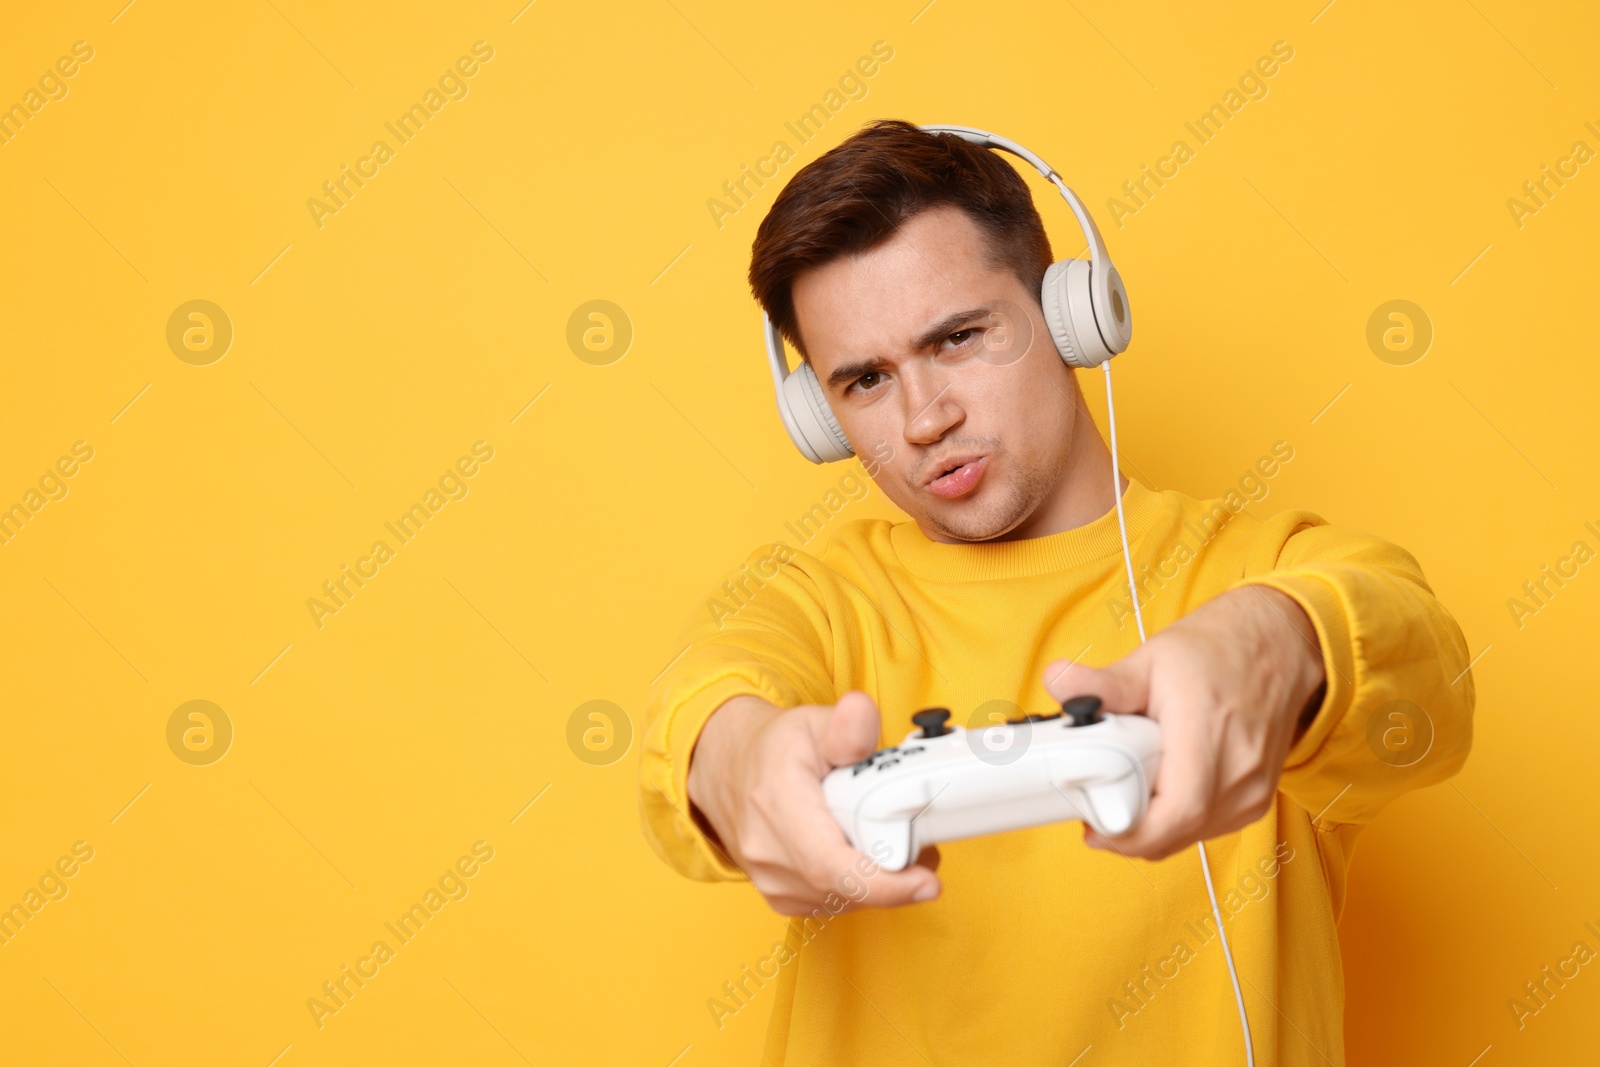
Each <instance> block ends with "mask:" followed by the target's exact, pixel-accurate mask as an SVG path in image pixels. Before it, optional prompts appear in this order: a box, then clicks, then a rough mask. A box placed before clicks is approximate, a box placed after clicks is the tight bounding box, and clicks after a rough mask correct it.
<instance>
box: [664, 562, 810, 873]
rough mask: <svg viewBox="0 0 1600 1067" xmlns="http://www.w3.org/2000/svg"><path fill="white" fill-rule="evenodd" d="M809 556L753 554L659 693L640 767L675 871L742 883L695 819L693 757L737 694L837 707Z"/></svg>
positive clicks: (704, 613)
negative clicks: (806, 562)
mask: <svg viewBox="0 0 1600 1067" xmlns="http://www.w3.org/2000/svg"><path fill="white" fill-rule="evenodd" d="M797 557H798V558H800V559H804V558H808V557H801V556H799V554H798V553H796V552H794V551H793V550H792V549H789V548H787V546H783V545H767V546H764V547H763V548H760V549H757V550H756V551H755V552H753V553H751V555H750V557H749V558H748V559H747V560H746V562H745V565H744V566H743V567H742V568H740V569H739V570H738V571H736V572H734V573H733V574H732V575H731V576H730V577H729V579H728V581H726V582H724V583H722V584H721V585H720V586H719V587H718V588H717V589H715V590H713V591H712V593H711V595H710V596H709V597H708V598H707V600H706V604H705V606H704V607H702V608H700V609H699V610H698V611H696V612H695V613H694V614H693V615H691V616H690V618H689V621H688V623H687V624H686V625H685V626H684V629H683V632H682V635H681V642H680V643H681V644H682V645H683V650H682V652H680V653H679V655H678V657H677V658H676V659H675V660H674V661H673V662H672V664H671V665H670V666H669V667H668V668H667V670H666V671H664V672H663V673H662V675H661V677H660V678H658V679H657V680H656V681H655V682H654V683H653V684H652V686H651V688H650V693H649V696H648V697H647V698H646V702H645V708H644V727H643V731H642V737H643V744H642V749H641V754H640V766H639V805H640V817H641V819H642V821H643V824H644V832H645V837H646V839H648V840H649V842H650V845H651V847H652V848H654V849H655V851H656V854H657V855H659V856H660V857H661V858H662V859H663V860H665V861H666V862H667V864H668V865H670V866H671V867H672V868H673V869H674V870H676V871H678V872H679V873H680V874H683V875H686V876H688V877H690V878H695V879H699V880H701V881H721V880H732V879H742V878H744V877H745V875H744V873H743V872H742V871H740V870H739V868H737V867H736V866H734V865H733V863H732V861H731V860H730V859H729V858H728V856H727V854H726V853H725V852H723V851H722V849H721V848H719V847H718V846H717V844H716V843H715V842H714V840H713V839H712V838H710V837H709V836H707V834H706V833H705V831H704V830H703V829H702V828H701V826H700V824H699V823H698V822H697V820H696V819H695V818H694V816H693V815H692V814H691V812H690V807H689V794H688V784H687V783H688V775H689V757H690V755H691V754H692V753H693V751H694V745H695V742H696V741H697V740H698V739H699V737H700V730H701V728H702V727H703V726H705V723H706V720H707V719H709V718H710V717H711V713H712V712H714V711H716V710H717V708H718V707H720V706H721V705H722V704H723V703H724V702H726V701H727V700H729V699H730V698H732V697H736V696H741V695H751V696H757V697H761V698H762V699H763V700H766V701H768V702H769V703H772V704H775V705H777V706H778V707H780V708H792V707H797V706H799V705H801V704H831V703H833V700H834V694H833V683H832V670H831V662H830V654H829V650H830V648H831V643H832V642H831V638H830V637H829V633H830V626H829V623H828V616H827V613H826V611H825V610H824V609H823V605H822V603H821V599H820V596H819V593H818V590H817V587H816V584H815V582H814V581H813V579H812V577H811V576H810V575H809V574H808V573H807V572H806V570H805V569H804V567H803V565H802V564H800V563H799V562H797Z"/></svg>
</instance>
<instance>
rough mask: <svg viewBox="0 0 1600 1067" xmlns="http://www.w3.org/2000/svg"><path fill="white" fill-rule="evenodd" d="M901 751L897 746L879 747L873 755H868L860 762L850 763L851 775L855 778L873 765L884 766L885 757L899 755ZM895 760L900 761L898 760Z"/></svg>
mask: <svg viewBox="0 0 1600 1067" xmlns="http://www.w3.org/2000/svg"><path fill="white" fill-rule="evenodd" d="M899 751H900V750H899V749H897V748H880V749H878V751H876V752H874V753H873V754H872V755H870V756H868V757H867V758H866V759H864V760H862V761H861V762H860V763H853V764H851V765H850V776H851V777H852V778H853V777H855V776H856V775H858V774H860V773H861V772H862V771H864V770H867V769H868V768H870V767H873V766H877V767H882V766H883V763H882V761H883V759H884V757H886V756H895V755H898V754H899ZM894 762H898V761H897V760H896V761H894Z"/></svg>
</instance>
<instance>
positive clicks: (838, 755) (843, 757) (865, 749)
mask: <svg viewBox="0 0 1600 1067" xmlns="http://www.w3.org/2000/svg"><path fill="white" fill-rule="evenodd" d="M877 747H878V706H877V705H876V704H874V703H873V702H872V698H871V697H869V696H867V694H865V693H862V692H859V691H857V690H854V689H852V690H851V691H850V692H848V693H846V694H844V696H842V697H840V698H839V702H838V703H837V704H836V705H834V709H833V712H832V713H831V714H830V715H829V716H828V721H827V723H826V724H825V725H824V726H823V728H822V758H823V759H825V760H827V761H828V763H829V765H830V766H834V767H844V766H848V765H849V764H852V763H856V762H858V761H860V760H864V759H866V758H867V757H868V756H870V755H872V753H873V751H874V750H875V749H876V748H877Z"/></svg>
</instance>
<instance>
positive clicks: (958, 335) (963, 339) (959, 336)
mask: <svg viewBox="0 0 1600 1067" xmlns="http://www.w3.org/2000/svg"><path fill="white" fill-rule="evenodd" d="M977 333H978V331H977V330H975V329H973V328H971V327H968V328H967V329H965V330H957V331H956V332H955V333H953V334H951V335H950V336H949V337H947V338H945V340H947V341H953V342H955V345H954V347H956V348H966V347H968V344H967V343H968V342H969V341H971V340H972V338H973V337H975V336H977Z"/></svg>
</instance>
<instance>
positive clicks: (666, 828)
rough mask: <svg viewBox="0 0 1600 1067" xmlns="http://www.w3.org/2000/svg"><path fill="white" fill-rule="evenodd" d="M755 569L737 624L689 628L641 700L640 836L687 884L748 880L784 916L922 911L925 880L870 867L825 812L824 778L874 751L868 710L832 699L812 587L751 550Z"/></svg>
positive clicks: (823, 630)
mask: <svg viewBox="0 0 1600 1067" xmlns="http://www.w3.org/2000/svg"><path fill="white" fill-rule="evenodd" d="M763 558H765V559H766V560H767V565H766V566H764V567H758V568H757V572H758V573H759V574H760V575H761V576H762V577H763V579H765V580H764V581H763V582H762V583H761V584H760V585H759V587H757V588H755V589H754V590H753V595H751V596H750V597H749V598H748V599H747V600H745V601H744V602H742V603H741V605H740V607H739V610H738V611H737V613H735V614H731V615H729V614H726V613H721V612H711V611H708V612H706V613H704V614H700V615H697V616H695V617H694V618H692V619H691V621H690V623H689V625H688V627H687V628H686V630H685V633H684V637H685V639H686V640H687V642H688V647H687V648H686V649H685V650H684V652H683V653H682V654H681V655H680V657H679V658H678V660H677V661H676V662H675V663H674V664H673V665H672V666H671V667H670V668H669V669H668V670H667V671H666V672H665V674H663V676H662V677H661V679H659V680H658V682H657V683H656V685H655V686H654V687H653V688H652V690H651V694H650V697H649V700H648V702H647V704H646V708H645V716H644V717H645V724H644V730H643V739H644V744H643V755H642V759H641V765H640V805H641V811H642V815H643V818H644V824H645V834H646V837H647V838H648V839H649V840H650V843H651V845H652V846H653V847H654V848H655V850H656V852H657V853H658V854H660V855H661V857H662V858H663V859H664V860H666V861H667V863H669V864H670V865H671V866H673V867H674V868H676V869H677V870H678V871H679V872H681V873H683V874H686V875H688V876H689V877H691V878H699V879H702V880H707V881H710V880H716V879H738V878H745V877H748V878H749V879H750V881H751V882H752V884H754V885H755V887H756V889H757V890H758V891H760V892H761V893H762V894H763V895H764V896H765V897H766V898H767V901H768V902H769V903H770V904H771V905H772V906H773V908H774V909H775V910H777V911H779V912H780V913H782V914H787V915H796V914H805V913H807V912H809V911H811V910H812V909H813V908H814V907H816V906H817V905H819V904H823V903H825V902H827V901H828V898H829V897H830V896H832V897H835V898H836V900H835V901H834V902H833V903H832V905H831V906H830V909H829V910H830V911H833V912H835V913H837V911H838V910H840V908H839V906H838V905H839V904H840V902H842V901H848V902H849V903H850V904H867V905H873V906H882V907H888V906H895V905H899V904H905V903H910V902H913V901H921V900H930V899H932V898H933V897H935V896H937V894H938V892H939V882H938V879H937V877H936V876H934V874H933V873H932V870H931V869H929V868H928V867H923V866H913V867H911V868H909V869H907V870H905V871H900V872H889V871H883V870H881V869H879V868H878V866H877V864H876V863H875V862H874V861H872V859H871V858H870V857H867V856H864V855H862V854H861V853H859V852H857V851H856V850H855V849H854V848H852V847H851V846H850V844H849V842H848V840H846V838H845V836H844V832H843V831H842V830H840V829H839V826H838V824H837V823H836V822H835V821H834V819H833V816H832V814H831V813H829V811H828V809H827V805H826V803H825V801H824V799H823V794H822V779H823V777H824V776H825V775H826V774H827V773H828V771H830V770H832V769H833V768H834V767H838V766H846V765H848V764H851V763H854V762H856V761H857V760H860V759H862V758H864V757H865V756H867V755H868V754H869V753H871V752H872V750H873V749H874V748H875V747H876V746H877V742H878V724H879V716H878V709H877V706H876V705H875V704H874V703H873V701H872V699H871V698H870V697H868V696H867V695H866V694H864V693H860V692H850V693H845V694H843V695H842V696H840V697H839V698H838V700H837V702H835V700H834V691H833V690H834V685H833V679H832V671H831V664H830V658H829V655H830V649H831V647H832V646H831V643H830V641H831V638H830V634H829V630H830V627H829V623H828V618H827V614H826V612H825V611H824V610H823V607H822V605H821V603H820V601H819V598H818V596H817V592H816V588H815V586H814V584H813V583H812V581H811V579H810V578H809V576H808V575H806V574H805V573H804V572H803V570H802V569H801V568H799V567H797V566H795V565H793V564H786V565H782V566H777V567H774V566H773V565H772V560H771V556H770V554H769V555H767V556H763V555H762V554H761V553H757V554H756V555H755V556H753V557H752V563H751V564H750V565H747V567H746V568H745V569H744V572H745V573H747V572H748V571H749V570H750V569H751V567H754V566H757V564H758V562H759V561H760V560H762V559H763ZM769 574H771V575H772V577H770V578H768V577H767V576H768V575H769ZM931 862H932V863H934V864H936V862H937V860H936V856H935V857H934V858H933V859H932V861H931Z"/></svg>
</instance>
